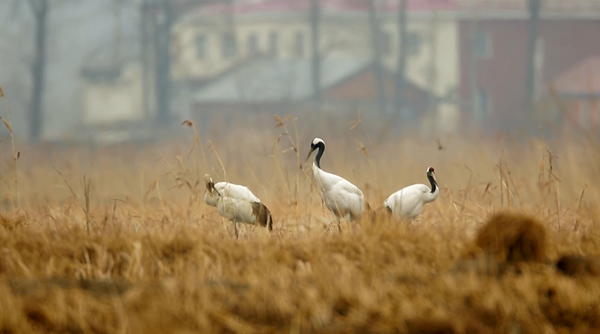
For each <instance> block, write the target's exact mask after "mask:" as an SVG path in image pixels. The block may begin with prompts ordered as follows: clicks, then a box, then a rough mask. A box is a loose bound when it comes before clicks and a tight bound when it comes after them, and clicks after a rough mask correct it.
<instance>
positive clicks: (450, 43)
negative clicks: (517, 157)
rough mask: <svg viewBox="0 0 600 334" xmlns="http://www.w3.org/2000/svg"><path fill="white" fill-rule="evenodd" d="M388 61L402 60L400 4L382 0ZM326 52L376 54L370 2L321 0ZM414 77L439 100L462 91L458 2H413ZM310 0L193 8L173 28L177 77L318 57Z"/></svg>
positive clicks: (207, 76) (389, 64)
mask: <svg viewBox="0 0 600 334" xmlns="http://www.w3.org/2000/svg"><path fill="white" fill-rule="evenodd" d="M377 3H378V5H377V12H378V14H377V15H378V22H379V26H380V30H381V36H382V37H381V43H382V52H383V55H382V58H383V59H382V61H383V63H384V65H385V67H386V68H387V69H388V70H390V71H394V70H395V68H396V65H397V58H398V49H399V48H398V43H397V41H398V37H397V32H398V28H397V21H396V17H397V14H396V12H397V4H396V2H377ZM320 4H321V23H320V45H319V52H320V54H321V56H322V57H323V58H327V57H334V58H335V57H355V58H357V59H365V58H369V57H371V56H372V40H371V37H370V36H371V35H370V30H369V16H368V11H367V7H366V4H367V2H366V1H358V0H322V1H320ZM407 7H408V8H407V11H408V13H409V14H408V18H409V20H408V39H409V41H408V44H409V51H408V55H409V56H408V61H407V67H406V68H407V78H408V80H409V81H410V82H412V83H414V84H416V85H418V86H419V87H420V88H421V89H425V90H428V91H431V92H432V93H433V94H434V95H435V96H436V97H438V98H450V97H453V96H456V92H457V91H458V85H459V71H458V61H459V59H458V52H457V51H458V50H457V46H458V30H457V24H456V16H455V15H454V14H455V10H456V6H455V4H454V1H453V0H409V1H408V5H407ZM309 9H310V0H264V1H255V2H249V3H238V4H234V5H232V6H227V5H222V4H218V5H210V6H205V7H203V8H201V9H199V10H197V11H193V12H191V13H189V14H188V15H186V16H185V17H183V18H182V19H181V20H180V21H179V22H177V23H176V24H175V26H174V29H173V35H174V39H175V43H174V49H175V52H174V58H175V59H174V63H173V72H172V74H173V78H174V79H175V80H178V81H186V80H211V79H213V78H215V77H217V76H219V75H220V74H221V73H223V72H224V71H226V70H227V69H229V68H232V67H234V66H236V65H237V64H239V63H240V62H242V61H244V59H246V58H248V57H251V56H253V55H256V54H263V55H264V54H268V55H271V56H274V57H276V58H289V57H297V58H302V59H309V58H310V57H311V54H312V51H311V43H310V40H311V34H310V20H309Z"/></svg>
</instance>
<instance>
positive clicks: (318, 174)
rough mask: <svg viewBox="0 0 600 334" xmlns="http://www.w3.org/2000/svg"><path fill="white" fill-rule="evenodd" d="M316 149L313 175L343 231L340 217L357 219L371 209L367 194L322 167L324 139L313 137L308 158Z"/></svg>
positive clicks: (349, 219)
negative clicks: (366, 198)
mask: <svg viewBox="0 0 600 334" xmlns="http://www.w3.org/2000/svg"><path fill="white" fill-rule="evenodd" d="M315 150H318V152H317V156H316V157H315V161H314V162H313V164H312V170H313V175H314V177H315V179H317V183H318V185H319V189H320V190H321V196H322V197H323V201H324V202H325V206H326V207H327V208H328V209H329V210H330V211H331V212H333V214H334V215H335V216H336V218H337V223H338V231H340V233H341V232H342V229H341V227H340V219H341V218H342V217H343V218H344V219H346V220H347V221H353V220H355V219H357V218H358V217H359V216H360V215H361V214H362V213H363V212H364V211H365V210H368V209H369V204H368V203H367V202H366V201H365V196H364V195H363V193H362V191H361V190H360V189H358V187H357V186H355V185H354V184H352V183H350V182H349V181H348V180H346V179H344V178H343V177H340V176H337V175H335V174H331V173H327V172H326V171H324V170H322V169H321V157H322V156H323V152H325V142H324V141H323V139H321V138H315V139H313V141H312V142H311V144H310V152H308V155H307V156H306V160H308V158H310V155H311V154H312V152H314V151H315Z"/></svg>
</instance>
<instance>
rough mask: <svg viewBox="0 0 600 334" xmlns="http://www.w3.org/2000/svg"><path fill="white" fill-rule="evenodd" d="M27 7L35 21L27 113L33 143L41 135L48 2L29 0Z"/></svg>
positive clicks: (44, 0)
mask: <svg viewBox="0 0 600 334" xmlns="http://www.w3.org/2000/svg"><path fill="white" fill-rule="evenodd" d="M29 6H30V8H31V11H32V13H33V16H34V20H35V32H34V55H35V56H34V60H33V64H32V65H31V74H32V84H33V88H32V92H31V106H30V111H29V138H30V140H31V141H33V142H37V141H39V140H40V137H41V134H42V122H43V115H42V113H43V110H42V102H43V98H44V87H45V79H46V59H47V50H46V41H47V37H48V36H47V34H48V29H47V25H48V12H49V10H50V4H49V0H29Z"/></svg>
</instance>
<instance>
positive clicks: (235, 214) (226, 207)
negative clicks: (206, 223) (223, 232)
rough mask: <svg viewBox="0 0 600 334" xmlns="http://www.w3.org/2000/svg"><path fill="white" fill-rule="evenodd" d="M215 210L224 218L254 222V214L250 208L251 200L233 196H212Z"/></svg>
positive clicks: (236, 221) (239, 221)
mask: <svg viewBox="0 0 600 334" xmlns="http://www.w3.org/2000/svg"><path fill="white" fill-rule="evenodd" d="M214 198H215V202H216V205H215V206H216V207H217V211H219V214H220V215H221V216H222V217H223V218H226V219H229V220H230V221H232V222H234V223H247V224H254V223H255V222H256V216H255V215H254V210H253V208H252V206H253V202H249V201H246V200H243V199H237V198H234V197H224V196H218V195H216V196H214Z"/></svg>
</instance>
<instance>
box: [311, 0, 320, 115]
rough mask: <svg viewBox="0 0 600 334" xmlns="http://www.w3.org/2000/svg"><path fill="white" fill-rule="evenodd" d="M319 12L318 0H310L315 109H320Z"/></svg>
mask: <svg viewBox="0 0 600 334" xmlns="http://www.w3.org/2000/svg"><path fill="white" fill-rule="evenodd" d="M320 14H321V10H320V4H319V0H311V8H310V31H311V44H312V85H313V108H314V110H315V111H320V109H321V57H320V53H319V34H320V21H321V17H320Z"/></svg>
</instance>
